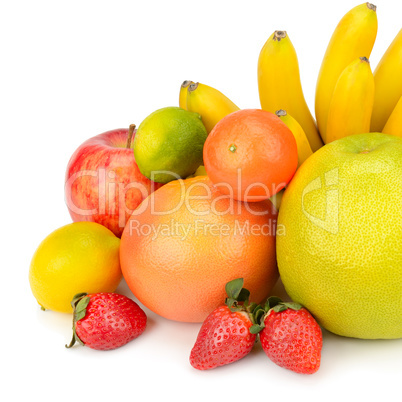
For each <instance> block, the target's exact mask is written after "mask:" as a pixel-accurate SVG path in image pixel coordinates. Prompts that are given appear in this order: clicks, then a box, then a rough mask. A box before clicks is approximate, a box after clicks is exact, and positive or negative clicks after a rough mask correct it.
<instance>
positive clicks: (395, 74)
mask: <svg viewBox="0 0 402 402" xmlns="http://www.w3.org/2000/svg"><path fill="white" fill-rule="evenodd" d="M374 82H375V97H374V107H373V115H372V117H371V131H381V130H382V129H383V127H384V125H385V123H386V121H387V119H388V117H389V116H390V114H391V112H392V111H393V110H394V108H395V105H396V103H397V102H398V100H399V98H400V97H401V96H402V29H401V30H400V31H399V33H398V34H397V35H396V37H395V39H394V40H393V41H392V43H391V44H390V45H389V47H388V49H387V50H386V52H385V53H384V55H383V56H382V58H381V60H380V62H379V63H378V65H377V67H376V69H375V70H374Z"/></svg>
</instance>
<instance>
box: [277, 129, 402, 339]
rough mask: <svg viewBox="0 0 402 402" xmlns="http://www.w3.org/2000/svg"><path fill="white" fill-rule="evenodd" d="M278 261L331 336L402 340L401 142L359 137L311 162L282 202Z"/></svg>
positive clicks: (293, 291)
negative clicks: (401, 338)
mask: <svg viewBox="0 0 402 402" xmlns="http://www.w3.org/2000/svg"><path fill="white" fill-rule="evenodd" d="M277 259H278V267H279V272H280V275H281V278H282V282H283V284H284V286H285V289H286V291H287V293H288V294H289V296H290V297H291V298H292V299H293V300H294V301H296V302H299V303H300V304H302V305H304V306H305V307H306V308H307V309H309V310H310V311H311V313H312V314H313V315H314V316H315V317H316V318H317V319H318V321H319V323H320V324H321V325H322V326H323V327H325V328H326V329H328V330H329V331H331V332H334V333H336V334H338V335H343V336H349V337H355V338H366V339H376V338H386V339H391V338H400V337H402V138H399V137H396V136H392V135H385V134H380V133H370V134H356V135H352V136H349V137H345V138H342V139H340V140H337V141H334V142H332V143H330V144H327V145H325V146H324V147H323V148H321V149H319V150H318V151H317V152H316V153H314V154H313V155H312V156H310V158H308V159H307V160H306V161H305V163H303V165H302V166H301V167H300V168H299V169H298V170H297V172H296V174H295V176H294V178H293V179H292V181H291V182H290V184H289V186H288V187H287V189H286V190H285V193H284V195H283V198H282V203H281V207H280V209H279V215H278V227H277Z"/></svg>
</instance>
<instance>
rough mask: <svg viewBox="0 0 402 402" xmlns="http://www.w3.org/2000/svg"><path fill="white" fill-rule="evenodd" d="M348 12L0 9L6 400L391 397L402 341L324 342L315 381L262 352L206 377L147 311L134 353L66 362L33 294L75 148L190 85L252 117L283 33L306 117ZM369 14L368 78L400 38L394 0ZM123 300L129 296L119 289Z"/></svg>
mask: <svg viewBox="0 0 402 402" xmlns="http://www.w3.org/2000/svg"><path fill="white" fill-rule="evenodd" d="M358 4H360V2H359V1H341V0H338V1H337V2H324V1H308V0H304V1H284V0H282V1H267V0H265V1H252V0H250V1H247V2H246V1H237V0H231V1H218V0H214V1H207V0H204V1H199V2H197V1H194V2H191V1H174V0H170V1H150V0H148V1H141V2H140V1H118V0H117V1H113V2H112V1H109V2H107V1H100V0H97V1H83V0H81V1H75V0H70V1H64V2H62V1H55V0H53V1H42V0H36V1H7V2H6V1H2V2H1V6H0V38H1V39H0V46H1V62H0V69H1V75H0V84H1V85H0V100H1V108H0V116H1V139H2V145H1V158H0V163H1V178H2V180H1V197H0V202H1V211H2V218H1V232H2V240H1V258H2V260H1V272H2V280H1V283H2V307H3V308H2V313H1V314H2V323H1V332H0V333H1V335H0V336H1V350H2V352H1V357H0V361H1V365H2V367H3V374H2V378H1V386H0V397H1V399H2V400H7V401H14V400H24V398H29V400H34V401H35V400H39V398H41V400H42V401H67V400H69V401H71V400H73V399H75V398H77V399H79V400H81V401H84V400H88V398H91V399H93V400H100V401H108V400H110V399H111V398H113V399H114V400H116V401H117V400H121V399H123V398H124V399H125V400H139V399H140V398H141V399H143V398H144V397H146V398H147V399H146V400H151V401H153V400H159V399H161V398H170V399H172V400H173V398H174V400H176V401H184V400H189V401H201V400H205V399H209V400H218V399H223V398H228V399H229V398H231V399H234V398H236V399H237V400H240V399H241V398H247V399H251V398H253V399H254V398H261V400H272V398H275V397H276V398H277V400H279V398H282V399H281V400H285V401H286V400H290V398H297V400H299V401H300V400H302V401H304V400H313V401H314V400H323V399H327V400H336V399H339V398H343V400H345V401H350V400H352V399H354V398H355V399H356V400H365V401H371V400H376V399H378V398H381V399H382V400H387V399H391V395H394V397H393V399H394V398H399V397H400V379H401V376H402V340H392V341H364V340H356V339H347V338H341V337H338V336H335V335H332V334H330V333H328V332H324V346H323V350H322V364H321V368H320V370H319V371H318V372H317V373H316V374H314V375H312V376H304V375H299V374H295V373H292V372H290V371H287V370H285V369H282V368H280V367H278V366H276V365H274V364H273V363H271V361H270V360H268V358H267V357H266V356H265V354H264V353H263V351H262V350H261V349H260V346H259V345H256V347H255V349H254V350H253V352H252V353H251V355H249V356H248V357H247V358H245V359H243V360H242V361H239V362H237V363H235V364H232V365H229V366H226V367H221V368H218V369H215V370H211V371H208V372H200V371H197V370H195V369H193V368H192V367H191V366H190V364H189V362H188V357H189V353H190V350H191V348H192V346H193V343H194V341H195V338H196V336H197V333H198V330H199V327H200V325H199V324H184V323H176V322H171V321H168V320H166V319H163V318H161V317H158V316H156V315H155V314H153V313H151V312H149V311H148V310H146V309H145V311H146V312H147V314H148V317H149V326H148V329H147V330H146V332H145V333H144V334H143V335H142V336H141V337H140V338H138V339H137V340H135V341H133V342H131V343H130V344H128V345H126V346H124V347H122V348H120V349H117V350H115V351H110V352H97V351H93V350H91V349H89V348H85V347H78V346H77V347H75V348H73V349H70V350H67V349H65V348H64V344H65V343H67V342H68V341H69V340H70V336H71V317H70V316H69V315H65V314H56V313H53V312H50V311H47V312H42V311H41V310H40V309H39V307H38V305H37V304H36V301H35V299H34V298H33V296H32V294H31V292H30V288H29V283H28V270H29V264H30V259H31V257H32V255H33V253H34V251H35V249H36V247H37V246H38V245H39V243H40V241H42V239H43V238H44V237H46V236H47V235H48V234H49V233H51V232H52V231H53V230H55V229H56V228H58V227H60V226H62V225H65V224H67V223H70V222H71V220H70V217H69V214H68V212H67V208H66V205H65V202H64V193H63V191H64V173H65V169H66V166H67V163H68V160H69V158H70V156H71V154H72V153H73V151H74V150H75V149H76V147H78V146H79V145H80V144H81V143H82V142H83V141H84V140H86V139H87V138H89V137H92V136H94V135H96V134H99V133H102V132H104V131H107V130H110V129H113V128H119V127H128V126H129V124H130V123H136V124H137V125H138V124H139V123H140V122H141V120H142V119H143V118H145V117H146V116H147V115H148V114H149V113H151V112H152V111H154V110H156V109H158V108H161V107H165V106H175V105H178V93H179V87H180V84H181V82H182V81H183V80H185V79H189V80H193V81H199V82H202V83H205V84H208V85H211V86H213V87H215V88H217V89H219V90H221V91H222V92H223V93H225V94H226V95H227V96H228V97H229V98H231V99H232V100H233V101H234V102H235V103H236V104H237V105H238V106H239V107H241V108H255V107H257V108H258V107H259V106H260V105H259V98H258V91H257V74H256V70H257V59H258V54H259V51H260V49H261V47H262V46H263V44H264V43H265V41H266V40H267V38H268V37H269V36H270V35H271V34H272V33H273V32H274V31H275V30H287V32H288V35H289V37H290V39H291V41H292V42H293V44H294V46H295V48H296V51H297V53H298V56H299V63H300V70H301V77H302V84H303V88H304V92H305V96H306V99H307V101H308V104H309V106H310V108H311V109H312V110H313V105H314V91H315V83H316V77H317V74H318V70H319V67H320V64H321V59H322V56H323V54H324V51H325V48H326V46H327V43H328V41H329V38H330V36H331V34H332V31H333V29H334V28H335V26H336V24H337V23H338V21H339V20H340V18H341V17H342V16H343V15H344V14H345V13H346V12H347V11H348V10H349V9H351V8H352V7H354V6H356V5H358ZM375 4H376V5H377V6H378V9H377V12H378V19H379V32H378V36H377V42H376V44H375V47H374V50H373V53H372V56H371V65H372V68H373V69H374V68H375V66H376V64H377V62H378V60H379V59H380V57H381V55H382V54H383V52H384V51H385V49H386V48H387V47H388V45H389V44H390V42H391V41H392V39H393V38H394V36H395V35H396V34H397V32H398V31H399V29H400V28H401V25H402V24H401V23H402V19H401V15H402V4H401V2H400V0H395V1H385V0H379V1H377V3H375ZM362 56H364V55H362ZM278 79H280V71H278ZM118 291H120V292H123V293H125V294H126V295H128V296H130V297H132V295H131V293H130V291H129V290H128V288H127V286H126V285H125V283H124V282H122V284H121V285H120V287H119V288H118ZM277 291H278V292H279V293H280V292H281V288H280V287H278V288H277ZM367 302H368V303H369V302H370V301H369V300H367ZM4 369H5V374H4ZM144 390H145V391H146V396H144V393H143V391H144ZM5 395H8V396H7V399H4V396H5Z"/></svg>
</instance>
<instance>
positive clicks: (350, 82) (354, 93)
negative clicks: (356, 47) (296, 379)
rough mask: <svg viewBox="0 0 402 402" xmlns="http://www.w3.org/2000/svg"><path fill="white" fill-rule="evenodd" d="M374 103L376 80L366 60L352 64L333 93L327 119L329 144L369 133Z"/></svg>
mask: <svg viewBox="0 0 402 402" xmlns="http://www.w3.org/2000/svg"><path fill="white" fill-rule="evenodd" d="M373 103H374V76H373V73H372V72H371V68H370V63H369V61H368V59H367V58H366V57H359V58H358V59H356V60H355V61H353V62H352V63H350V64H349V65H348V66H347V67H346V68H345V69H344V70H343V72H342V74H341V75H340V77H339V79H338V81H337V83H336V85H335V88H334V90H333V94H332V99H331V103H330V105H329V110H328V119H327V143H329V142H331V141H334V140H337V139H339V138H343V137H347V136H348V135H352V134H361V133H368V132H369V131H370V119H371V113H372V110H373Z"/></svg>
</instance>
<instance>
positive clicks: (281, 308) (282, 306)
mask: <svg viewBox="0 0 402 402" xmlns="http://www.w3.org/2000/svg"><path fill="white" fill-rule="evenodd" d="M287 309H288V307H287V306H286V305H285V304H284V303H280V304H277V305H276V306H275V307H272V310H273V311H275V313H280V312H281V311H285V310H287Z"/></svg>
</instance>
